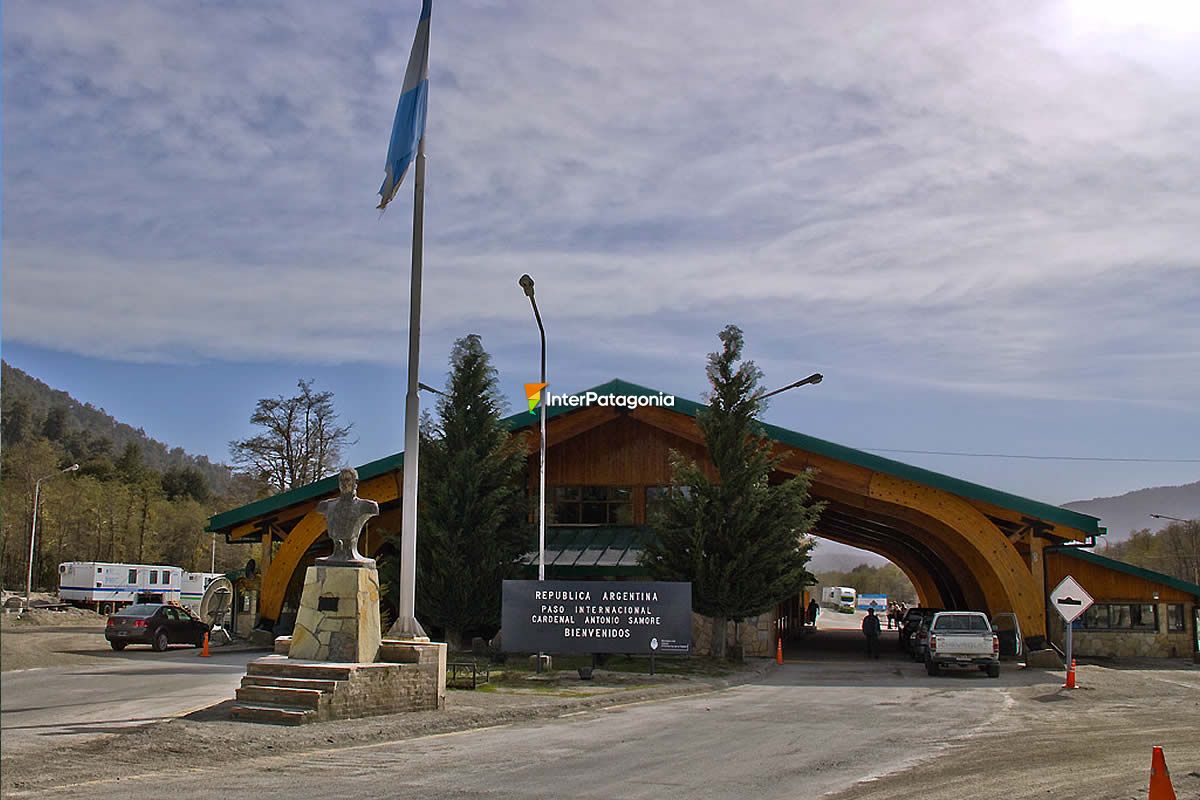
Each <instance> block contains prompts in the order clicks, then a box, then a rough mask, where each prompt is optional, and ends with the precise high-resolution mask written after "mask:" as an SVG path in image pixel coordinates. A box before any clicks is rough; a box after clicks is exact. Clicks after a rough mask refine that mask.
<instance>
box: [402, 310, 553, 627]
mask: <svg viewBox="0 0 1200 800" xmlns="http://www.w3.org/2000/svg"><path fill="white" fill-rule="evenodd" d="M503 402H504V401H503V398H502V395H501V394H500V389H499V383H498V380H497V373H496V369H495V367H493V366H492V362H491V357H490V356H489V355H488V354H487V352H486V351H485V350H484V349H483V344H482V343H481V341H480V338H479V336H477V335H475V334H471V335H469V336H465V337H463V338H462V339H459V340H458V341H457V342H455V343H454V349H453V351H452V352H451V355H450V376H449V378H448V380H447V382H446V390H445V395H443V396H442V397H440V398H439V399H438V403H437V419H436V421H435V420H434V419H433V418H431V417H428V416H427V417H426V418H425V419H424V420H423V423H422V430H421V467H420V470H421V471H420V482H421V489H420V507H419V509H418V514H419V520H420V526H419V527H420V537H421V538H420V542H421V546H420V547H419V548H418V550H417V613H418V615H419V616H420V617H421V618H422V620H423V621H425V622H427V623H429V624H430V625H432V626H435V627H439V628H443V629H444V631H445V634H446V641H447V642H449V643H450V645H451V646H452V647H455V646H458V645H460V644H461V643H462V635H463V634H464V633H466V632H468V631H480V632H487V633H490V632H493V631H495V630H496V629H497V628H499V626H500V594H501V582H502V581H503V580H504V579H505V578H514V577H516V572H517V559H518V558H519V557H520V556H522V555H523V554H525V553H527V552H529V550H530V548H531V542H532V539H531V536H530V526H529V523H528V521H527V516H526V515H527V510H526V498H525V486H524V479H525V459H526V454H525V441H524V437H514V436H512V435H511V434H510V432H509V430H508V428H507V427H506V426H505V425H504V424H503V423H502V422H501V417H500V415H501V412H502V410H503Z"/></svg>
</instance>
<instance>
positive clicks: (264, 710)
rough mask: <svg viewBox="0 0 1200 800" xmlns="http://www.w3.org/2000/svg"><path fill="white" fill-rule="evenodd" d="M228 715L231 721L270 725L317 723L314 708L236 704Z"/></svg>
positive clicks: (267, 704) (269, 704) (268, 704)
mask: <svg viewBox="0 0 1200 800" xmlns="http://www.w3.org/2000/svg"><path fill="white" fill-rule="evenodd" d="M239 691H240V690H239ZM229 713H230V716H231V717H232V718H233V719H235V720H239V721H241V722H266V723H269V724H272V725H305V724H307V723H309V722H316V721H317V710H316V709H315V708H294V707H290V706H279V705H273V704H271V703H238V704H237V705H235V706H234V707H233V708H232V709H230V712H229Z"/></svg>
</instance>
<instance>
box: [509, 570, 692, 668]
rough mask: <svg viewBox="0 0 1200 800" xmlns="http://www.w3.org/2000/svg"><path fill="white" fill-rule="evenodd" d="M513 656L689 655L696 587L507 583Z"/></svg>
mask: <svg viewBox="0 0 1200 800" xmlns="http://www.w3.org/2000/svg"><path fill="white" fill-rule="evenodd" d="M501 617H502V626H501V628H502V631H503V636H502V639H501V640H502V641H503V643H504V649H505V650H507V651H509V652H518V653H519V652H530V653H532V652H539V651H540V652H548V653H571V652H579V653H648V652H649V653H687V652H688V651H689V650H690V648H691V634H692V586H691V584H690V583H673V582H668V581H617V582H610V581H505V582H504V591H503V607H502V613H501Z"/></svg>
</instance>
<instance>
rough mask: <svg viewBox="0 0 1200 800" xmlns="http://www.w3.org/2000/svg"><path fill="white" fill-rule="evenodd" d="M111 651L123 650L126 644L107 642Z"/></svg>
mask: <svg viewBox="0 0 1200 800" xmlns="http://www.w3.org/2000/svg"><path fill="white" fill-rule="evenodd" d="M109 644H110V645H111V646H112V649H113V650H124V649H125V645H127V644H128V642H109Z"/></svg>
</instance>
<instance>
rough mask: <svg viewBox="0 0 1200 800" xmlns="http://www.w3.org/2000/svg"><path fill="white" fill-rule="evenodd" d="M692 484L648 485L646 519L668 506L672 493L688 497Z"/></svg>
mask: <svg viewBox="0 0 1200 800" xmlns="http://www.w3.org/2000/svg"><path fill="white" fill-rule="evenodd" d="M691 491H692V487H690V486H647V487H646V519H647V520H649V519H650V518H651V517H652V516H653V515H654V514H658V513H661V512H663V511H665V510H666V508H667V500H668V498H670V496H671V494H672V493H678V494H680V495H683V496H684V497H687V496H688V495H690V494H691Z"/></svg>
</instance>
